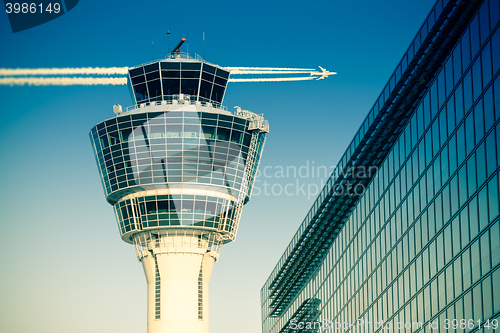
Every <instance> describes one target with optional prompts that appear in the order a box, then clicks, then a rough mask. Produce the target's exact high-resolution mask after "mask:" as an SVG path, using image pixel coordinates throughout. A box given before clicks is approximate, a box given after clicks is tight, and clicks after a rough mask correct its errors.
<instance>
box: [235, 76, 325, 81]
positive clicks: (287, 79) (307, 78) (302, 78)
mask: <svg viewBox="0 0 500 333" xmlns="http://www.w3.org/2000/svg"><path fill="white" fill-rule="evenodd" d="M314 79H316V77H315V76H306V77H275V78H257V79H229V80H228V81H229V82H279V81H306V80H314Z"/></svg>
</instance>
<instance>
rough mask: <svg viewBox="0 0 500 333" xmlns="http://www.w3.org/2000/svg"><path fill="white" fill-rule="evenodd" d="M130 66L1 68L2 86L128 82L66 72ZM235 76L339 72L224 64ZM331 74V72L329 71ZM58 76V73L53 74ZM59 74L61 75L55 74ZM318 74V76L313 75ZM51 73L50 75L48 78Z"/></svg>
mask: <svg viewBox="0 0 500 333" xmlns="http://www.w3.org/2000/svg"><path fill="white" fill-rule="evenodd" d="M128 69H129V68H128V67H108V68H105V67H86V68H15V69H10V68H0V85H10V86H14V85H35V86H48V85H57V86H69V85H125V84H127V77H125V76H123V77H81V76H80V77H66V75H127V74H128ZM224 69H226V70H228V71H229V72H230V74H231V75H257V74H260V75H267V74H271V75H273V74H310V75H311V76H305V77H274V78H248V79H233V78H230V79H229V80H228V81H229V82H279V81H307V80H314V79H318V76H321V75H322V77H320V78H323V77H324V76H325V75H326V76H328V75H332V74H335V73H333V72H331V73H330V72H327V71H325V70H324V69H323V68H321V67H320V69H321V70H322V72H319V71H317V70H315V69H310V68H283V67H224ZM328 73H330V74H328ZM52 75H54V76H52ZM55 75H58V76H55ZM313 75H314V76H313ZM47 76H49V77H47Z"/></svg>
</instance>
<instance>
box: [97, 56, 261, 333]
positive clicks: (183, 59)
mask: <svg viewBox="0 0 500 333" xmlns="http://www.w3.org/2000/svg"><path fill="white" fill-rule="evenodd" d="M128 79H129V87H130V91H131V94H132V98H133V100H134V106H133V107H130V108H127V109H125V110H122V109H121V107H120V106H119V105H115V106H114V111H115V113H116V117H114V118H111V119H108V120H105V121H103V122H101V123H99V124H97V125H96V126H94V127H93V128H92V130H91V132H90V137H91V141H92V145H93V149H94V154H95V158H96V161H97V165H98V169H99V174H100V176H101V181H102V185H103V188H104V193H105V195H106V200H107V201H108V202H109V203H110V204H111V205H112V206H113V208H114V212H115V215H116V219H117V221H118V227H119V230H120V235H121V237H122V239H123V240H124V241H125V242H127V243H130V244H133V245H134V247H135V250H136V253H137V258H138V259H139V261H140V262H142V265H143V268H144V273H145V274H146V280H147V285H148V288H147V290H148V333H159V332H162V333H166V332H168V333H191V332H193V333H194V332H196V333H198V332H208V284H209V281H210V275H211V272H212V268H213V266H214V263H215V261H216V260H217V258H218V256H219V253H220V250H221V247H222V245H223V244H225V243H228V242H231V241H232V240H234V238H235V236H236V232H237V229H238V222H239V220H240V217H241V211H242V208H243V205H244V204H245V203H246V202H247V201H248V200H249V199H250V196H251V193H252V186H253V184H254V179H255V175H256V172H257V168H258V165H259V161H260V157H261V154H262V149H263V147H264V142H265V139H266V133H267V132H268V130H269V125H268V122H267V121H266V120H264V118H263V117H262V116H259V115H256V114H254V113H252V112H249V111H244V110H241V109H240V108H238V107H237V111H236V113H235V114H233V113H231V112H229V111H227V109H226V108H225V107H224V106H223V105H222V101H223V100H224V93H225V90H226V85H227V82H228V79H229V71H228V70H225V69H224V68H222V67H219V66H217V65H213V64H210V63H207V62H205V61H204V60H203V59H201V58H199V57H198V58H192V57H190V56H189V55H187V54H182V53H180V52H179V51H178V47H176V48H175V49H174V52H172V53H170V54H169V55H168V56H167V58H166V59H164V60H160V61H154V62H151V63H147V64H144V65H140V66H137V67H133V68H129V76H128Z"/></svg>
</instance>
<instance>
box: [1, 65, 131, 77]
mask: <svg viewBox="0 0 500 333" xmlns="http://www.w3.org/2000/svg"><path fill="white" fill-rule="evenodd" d="M76 74H84V75H85V74H86V75H95V74H97V75H114V74H128V67H109V68H100V67H95V68H92V67H88V68H12V69H11V68H0V76H24V75H76Z"/></svg>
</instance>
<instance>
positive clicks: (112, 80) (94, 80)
mask: <svg viewBox="0 0 500 333" xmlns="http://www.w3.org/2000/svg"><path fill="white" fill-rule="evenodd" d="M124 84H127V78H124V77H103V78H100V77H22V78H19V77H0V85H4V86H5V85H8V86H23V85H30V86H72V85H85V86H93V85H124Z"/></svg>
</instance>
